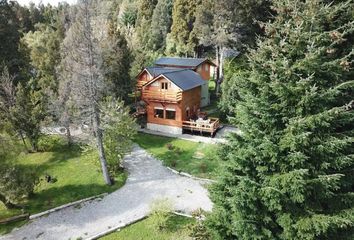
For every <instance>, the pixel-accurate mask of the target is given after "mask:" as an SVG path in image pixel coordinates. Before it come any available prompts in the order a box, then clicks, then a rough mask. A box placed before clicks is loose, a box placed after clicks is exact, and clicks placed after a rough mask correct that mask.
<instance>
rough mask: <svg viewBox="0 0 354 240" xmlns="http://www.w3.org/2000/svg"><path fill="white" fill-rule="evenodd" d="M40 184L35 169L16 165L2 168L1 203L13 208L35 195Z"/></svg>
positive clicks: (0, 183)
mask: <svg viewBox="0 0 354 240" xmlns="http://www.w3.org/2000/svg"><path fill="white" fill-rule="evenodd" d="M37 182H38V176H37V175H36V171H35V169H29V168H28V167H26V168H24V167H20V166H16V165H9V164H5V163H3V164H1V166H0V201H2V202H3V203H4V204H5V206H6V207H7V208H12V207H14V206H15V205H17V204H19V203H21V202H22V201H23V200H24V199H26V198H28V197H29V196H30V194H32V193H33V190H34V187H35V185H36V184H37Z"/></svg>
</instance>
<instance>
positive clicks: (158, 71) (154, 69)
mask: <svg viewBox="0 0 354 240" xmlns="http://www.w3.org/2000/svg"><path fill="white" fill-rule="evenodd" d="M146 70H147V71H148V72H149V73H150V74H151V76H152V77H153V78H155V77H157V76H159V75H161V74H163V73H168V72H175V71H179V70H181V69H180V68H164V67H147V68H146Z"/></svg>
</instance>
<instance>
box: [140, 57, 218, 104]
mask: <svg viewBox="0 0 354 240" xmlns="http://www.w3.org/2000/svg"><path fill="white" fill-rule="evenodd" d="M176 69H189V70H192V71H194V72H196V73H198V74H199V75H200V77H201V78H202V79H203V80H204V84H203V85H202V86H201V98H200V107H205V106H208V105H209V104H210V94H209V81H210V79H211V78H212V77H214V74H215V69H216V65H215V64H214V63H213V62H212V61H210V60H208V59H206V58H171V57H164V58H160V59H158V60H157V61H156V62H155V66H154V67H147V68H145V69H144V70H143V71H142V72H140V74H139V75H138V77H137V89H138V90H140V89H141V87H142V86H143V85H144V84H146V83H147V82H149V81H151V80H152V79H153V78H155V77H157V76H158V75H159V74H161V73H165V72H171V71H172V72H173V71H175V70H176Z"/></svg>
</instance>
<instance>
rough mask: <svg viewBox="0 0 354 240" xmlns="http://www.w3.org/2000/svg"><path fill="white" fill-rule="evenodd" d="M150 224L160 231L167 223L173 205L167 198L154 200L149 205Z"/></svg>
mask: <svg viewBox="0 0 354 240" xmlns="http://www.w3.org/2000/svg"><path fill="white" fill-rule="evenodd" d="M150 209H151V215H150V218H151V220H152V224H153V227H154V229H156V230H158V231H161V230H163V229H166V228H167V223H168V220H169V218H170V216H171V215H170V214H171V212H172V209H173V206H172V203H171V201H170V200H169V199H167V198H165V199H158V200H155V201H154V202H153V203H152V204H151V206H150Z"/></svg>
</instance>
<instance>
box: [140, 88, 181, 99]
mask: <svg viewBox="0 0 354 240" xmlns="http://www.w3.org/2000/svg"><path fill="white" fill-rule="evenodd" d="M142 98H143V99H147V100H150V101H163V102H179V101H181V100H182V92H171V91H156V90H143V94H142Z"/></svg>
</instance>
